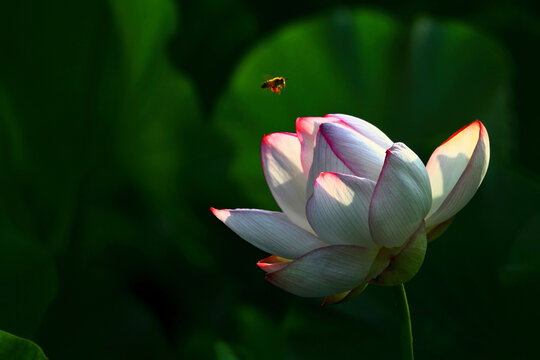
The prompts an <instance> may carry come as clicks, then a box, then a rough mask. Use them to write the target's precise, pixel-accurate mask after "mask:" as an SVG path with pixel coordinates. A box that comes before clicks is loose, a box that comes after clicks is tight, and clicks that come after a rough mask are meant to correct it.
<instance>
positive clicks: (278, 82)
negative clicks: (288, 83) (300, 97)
mask: <svg viewBox="0 0 540 360" xmlns="http://www.w3.org/2000/svg"><path fill="white" fill-rule="evenodd" d="M285 80H287V78H284V77H281V76H278V77H275V78H272V79H268V80H266V81H265V82H263V84H262V85H261V88H263V89H267V88H270V90H272V92H273V93H278V94H279V93H280V92H281V90H282V89H285Z"/></svg>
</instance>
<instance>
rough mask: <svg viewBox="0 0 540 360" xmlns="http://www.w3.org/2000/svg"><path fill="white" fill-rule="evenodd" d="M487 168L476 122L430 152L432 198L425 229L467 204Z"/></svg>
mask: <svg viewBox="0 0 540 360" xmlns="http://www.w3.org/2000/svg"><path fill="white" fill-rule="evenodd" d="M488 164H489V137H488V133H487V130H486V128H485V127H484V125H483V124H482V123H481V122H480V121H475V122H473V123H472V124H470V125H468V126H466V127H465V128H463V129H461V130H459V131H458V132H457V133H455V134H454V135H452V136H451V137H450V138H449V139H448V140H446V141H445V142H444V143H443V144H442V145H441V146H439V147H438V148H437V149H436V150H435V151H434V152H433V154H432V155H431V157H430V159H429V161H428V163H427V165H426V169H427V172H428V175H429V181H430V183H431V191H432V196H433V204H432V206H431V210H430V212H429V214H428V216H427V218H426V224H427V226H428V227H431V226H433V225H436V224H440V223H442V222H444V221H446V220H448V219H449V218H451V217H452V216H454V215H455V214H456V213H457V212H458V211H459V210H461V209H462V208H463V207H464V206H465V205H466V204H467V203H468V202H469V200H471V198H472V197H473V196H474V194H475V193H476V190H477V189H478V187H479V186H480V184H481V183H482V180H483V179H484V176H485V175H486V171H487V168H488Z"/></svg>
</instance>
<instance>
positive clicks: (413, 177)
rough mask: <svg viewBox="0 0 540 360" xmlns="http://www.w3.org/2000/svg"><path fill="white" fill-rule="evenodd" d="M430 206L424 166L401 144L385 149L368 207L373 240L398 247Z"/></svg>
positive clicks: (427, 179)
mask: <svg viewBox="0 0 540 360" xmlns="http://www.w3.org/2000/svg"><path fill="white" fill-rule="evenodd" d="M430 208H431V189H430V186H429V178H428V175H427V172H426V168H425V167H424V164H423V163H422V161H421V160H420V159H419V158H418V156H417V155H416V154H415V153H414V152H413V151H412V150H411V149H409V148H408V147H407V146H406V145H405V144H403V143H395V144H394V145H393V146H392V147H391V148H390V149H388V150H387V152H386V159H385V162H384V166H383V169H382V171H381V175H380V177H379V181H378V182H377V185H376V186H375V190H374V192H373V197H372V199H371V204H370V209H369V227H370V231H371V237H372V239H373V241H374V242H375V243H377V244H379V245H382V246H385V247H398V246H401V245H403V243H404V242H405V241H406V240H407V239H408V238H409V237H410V236H411V235H412V234H413V233H414V232H415V231H416V229H417V228H418V225H419V224H420V222H421V221H422V220H423V219H424V217H425V216H426V215H427V213H428V211H429V209H430Z"/></svg>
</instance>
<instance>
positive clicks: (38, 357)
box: [0, 330, 47, 360]
mask: <svg viewBox="0 0 540 360" xmlns="http://www.w3.org/2000/svg"><path fill="white" fill-rule="evenodd" d="M0 359H9V360H47V357H46V356H45V354H44V353H43V351H42V350H41V349H40V348H39V346H37V345H36V344H34V343H33V342H31V341H30V340H26V339H23V338H20V337H17V336H15V335H11V334H10V333H7V332H5V331H2V330H0Z"/></svg>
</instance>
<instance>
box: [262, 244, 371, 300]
mask: <svg viewBox="0 0 540 360" xmlns="http://www.w3.org/2000/svg"><path fill="white" fill-rule="evenodd" d="M376 254H377V251H376V250H374V249H367V248H362V247H359V246H354V245H333V246H328V247H325V248H321V249H317V250H314V251H312V252H310V253H309V254H306V255H304V256H302V257H300V258H298V259H296V260H295V261H293V262H292V263H290V264H289V265H287V266H285V267H283V268H282V269H280V270H277V271H275V272H272V273H269V274H267V275H266V279H267V280H268V281H270V282H271V283H272V284H274V285H276V286H279V287H280V288H282V289H283V290H285V291H288V292H290V293H293V294H295V295H298V296H306V297H317V296H327V295H334V294H338V293H341V292H343V291H347V290H350V289H352V288H354V287H355V286H357V285H359V284H360V283H361V282H362V281H363V280H364V279H365V277H366V275H367V273H368V271H369V268H370V267H371V264H372V262H373V259H374V258H375V256H376Z"/></svg>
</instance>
